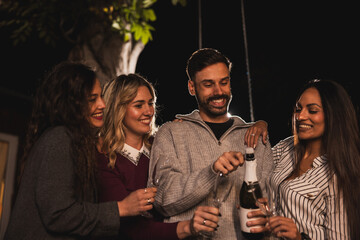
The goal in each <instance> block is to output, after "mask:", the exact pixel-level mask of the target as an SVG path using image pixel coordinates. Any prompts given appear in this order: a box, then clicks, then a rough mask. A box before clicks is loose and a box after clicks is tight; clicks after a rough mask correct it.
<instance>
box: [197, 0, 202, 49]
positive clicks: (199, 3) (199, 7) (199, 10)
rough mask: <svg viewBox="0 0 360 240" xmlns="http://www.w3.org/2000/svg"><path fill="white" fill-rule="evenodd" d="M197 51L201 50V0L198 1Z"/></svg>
mask: <svg viewBox="0 0 360 240" xmlns="http://www.w3.org/2000/svg"><path fill="white" fill-rule="evenodd" d="M198 23H199V49H200V48H202V21H201V0H198Z"/></svg>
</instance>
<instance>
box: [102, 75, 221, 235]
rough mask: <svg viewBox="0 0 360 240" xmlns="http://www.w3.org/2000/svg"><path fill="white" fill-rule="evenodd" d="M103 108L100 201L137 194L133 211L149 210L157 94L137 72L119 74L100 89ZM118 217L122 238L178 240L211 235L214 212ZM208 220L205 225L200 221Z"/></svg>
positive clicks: (203, 209)
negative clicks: (178, 218)
mask: <svg viewBox="0 0 360 240" xmlns="http://www.w3.org/2000/svg"><path fill="white" fill-rule="evenodd" d="M104 99H105V103H106V104H107V108H106V109H105V111H104V127H103V129H102V132H101V134H102V138H101V140H100V141H99V145H98V150H99V152H98V154H97V159H98V183H99V200H100V202H106V201H126V197H127V196H129V195H136V196H138V201H136V202H133V203H132V204H133V206H132V207H136V206H137V205H139V204H140V205H143V206H146V207H147V210H150V209H152V203H153V202H154V197H155V194H156V191H157V189H156V188H146V183H147V179H148V171H149V170H148V169H149V161H150V159H149V156H150V149H151V143H152V139H153V134H154V133H155V131H156V127H155V102H156V95H155V90H154V88H153V86H152V85H151V83H150V82H148V81H147V80H146V79H145V78H143V77H142V76H140V75H138V74H129V75H120V76H119V77H117V78H116V79H114V80H113V81H111V82H110V83H108V84H107V85H106V86H105V87H104ZM152 213H153V215H154V218H148V217H144V216H142V215H138V216H134V217H129V218H126V219H122V221H121V227H120V228H121V230H120V237H121V239H142V240H144V239H157V240H159V239H182V238H185V237H188V236H190V235H196V234H197V233H198V232H199V231H202V230H205V231H214V230H215V228H216V227H217V221H218V214H219V211H218V209H217V208H212V207H199V208H198V209H197V211H196V212H195V214H194V217H193V218H192V219H191V220H190V219H189V220H187V221H182V222H176V223H163V222H162V221H161V216H159V215H156V213H154V212H152ZM203 218H206V219H208V220H209V221H208V224H207V225H206V226H205V225H204V224H203V223H202V221H201V219H203Z"/></svg>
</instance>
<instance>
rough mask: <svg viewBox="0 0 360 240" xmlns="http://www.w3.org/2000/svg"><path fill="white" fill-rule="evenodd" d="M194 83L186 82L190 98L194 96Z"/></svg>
mask: <svg viewBox="0 0 360 240" xmlns="http://www.w3.org/2000/svg"><path fill="white" fill-rule="evenodd" d="M194 84H195V83H194V82H193V81H192V80H189V81H188V90H189V93H190V95H191V96H195V86H194Z"/></svg>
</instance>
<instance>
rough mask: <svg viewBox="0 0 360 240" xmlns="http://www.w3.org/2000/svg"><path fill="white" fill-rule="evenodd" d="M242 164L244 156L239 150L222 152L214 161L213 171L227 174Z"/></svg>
mask: <svg viewBox="0 0 360 240" xmlns="http://www.w3.org/2000/svg"><path fill="white" fill-rule="evenodd" d="M243 164H244V156H243V154H242V153H241V152H234V151H231V152H224V153H223V154H222V155H221V156H220V157H219V158H218V159H217V160H216V162H215V163H214V165H213V169H214V171H215V172H222V173H223V174H225V175H227V174H229V173H230V172H232V171H235V170H236V169H237V168H238V167H239V166H242V165H243Z"/></svg>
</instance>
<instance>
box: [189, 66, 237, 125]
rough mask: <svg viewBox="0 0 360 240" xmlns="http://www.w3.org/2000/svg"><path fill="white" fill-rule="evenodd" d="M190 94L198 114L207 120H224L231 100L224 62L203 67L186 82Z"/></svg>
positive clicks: (228, 77) (228, 74) (226, 68)
mask: <svg viewBox="0 0 360 240" xmlns="http://www.w3.org/2000/svg"><path fill="white" fill-rule="evenodd" d="M188 88H189V92H190V94H191V95H195V96H196V99H197V102H198V106H199V111H200V116H201V117H202V119H203V120H204V121H207V122H225V121H226V120H227V119H228V118H227V111H228V107H229V104H230V101H231V97H232V96H231V88H230V72H229V69H228V67H227V66H226V65H225V64H224V63H216V64H213V65H210V66H207V67H205V68H204V69H202V70H201V71H199V72H197V73H196V75H195V80H194V81H191V80H189V82H188Z"/></svg>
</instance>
